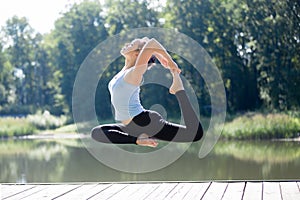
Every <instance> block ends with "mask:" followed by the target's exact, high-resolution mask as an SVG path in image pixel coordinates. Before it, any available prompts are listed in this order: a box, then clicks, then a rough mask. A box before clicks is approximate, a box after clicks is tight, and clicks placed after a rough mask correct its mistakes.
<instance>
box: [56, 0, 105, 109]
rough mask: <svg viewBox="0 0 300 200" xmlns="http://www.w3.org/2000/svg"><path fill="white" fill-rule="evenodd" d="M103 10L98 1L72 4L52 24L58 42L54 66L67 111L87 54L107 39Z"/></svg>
mask: <svg viewBox="0 0 300 200" xmlns="http://www.w3.org/2000/svg"><path fill="white" fill-rule="evenodd" d="M101 12H102V9H101V7H100V4H99V2H98V1H96V0H94V1H83V2H82V3H80V4H74V5H73V6H72V7H71V8H70V10H69V11H67V12H66V13H64V14H63V17H62V18H60V19H58V20H57V21H56V23H55V30H54V32H53V33H52V34H53V35H54V36H53V38H57V41H56V48H57V51H58V54H57V64H58V68H57V69H59V70H60V72H61V75H62V77H61V79H60V81H61V85H60V86H61V89H62V94H63V96H64V98H65V100H66V103H67V105H68V107H69V108H71V105H72V90H73V84H74V80H75V77H76V73H77V70H78V68H79V67H80V65H81V63H82V62H83V60H84V59H85V57H86V56H87V55H88V54H89V52H90V51H91V50H92V49H93V48H94V47H95V46H96V45H98V43H100V42H101V41H103V40H104V39H106V37H107V35H108V34H107V32H106V28H105V27H104V19H103V18H102V17H101V16H100V13H101Z"/></svg>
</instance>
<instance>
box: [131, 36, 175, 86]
mask: <svg viewBox="0 0 300 200" xmlns="http://www.w3.org/2000/svg"><path fill="white" fill-rule="evenodd" d="M152 55H154V56H155V55H157V56H158V57H157V58H158V59H159V61H160V62H163V63H164V64H166V66H168V67H170V68H171V69H176V70H177V71H178V72H180V69H179V68H178V66H177V64H176V63H175V62H174V61H173V59H172V57H171V56H170V55H169V53H168V52H167V51H166V50H165V48H164V47H163V46H162V45H161V44H160V43H159V42H158V41H157V40H155V39H154V38H152V39H150V40H149V41H148V42H147V43H146V44H145V45H144V47H143V48H142V49H141V52H140V53H139V56H138V58H137V60H136V63H135V67H134V69H133V70H132V71H131V72H130V73H128V74H127V75H126V77H125V79H126V81H127V82H129V83H131V84H134V85H139V84H140V83H141V81H142V79H143V75H144V73H145V72H146V71H147V68H148V61H149V59H150V58H151V56H152ZM164 64H163V65H164Z"/></svg>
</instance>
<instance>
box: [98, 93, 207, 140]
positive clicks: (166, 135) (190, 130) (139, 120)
mask: <svg viewBox="0 0 300 200" xmlns="http://www.w3.org/2000/svg"><path fill="white" fill-rule="evenodd" d="M175 96H176V97H177V100H178V102H179V106H180V109H181V113H182V115H183V119H184V123H185V126H183V125H179V124H174V123H170V122H168V121H166V120H164V119H163V118H162V116H161V115H160V114H158V113H157V112H155V111H150V110H146V111H143V112H142V113H140V114H138V115H137V116H135V117H134V118H133V119H132V121H131V122H130V123H129V124H127V125H124V124H105V125H100V126H97V127H95V128H93V130H92V138H93V139H95V140H96V141H98V142H104V143H115V144H136V140H137V137H138V136H139V135H140V134H142V133H146V134H147V135H149V137H151V138H155V139H159V140H165V141H174V142H194V141H198V140H200V139H201V138H202V136H203V128H202V125H201V123H200V121H199V119H198V117H197V115H196V114H195V111H194V110H193V108H192V106H191V104H190V101H189V99H188V97H187V95H186V93H185V91H184V90H181V91H178V92H177V93H176V94H175Z"/></svg>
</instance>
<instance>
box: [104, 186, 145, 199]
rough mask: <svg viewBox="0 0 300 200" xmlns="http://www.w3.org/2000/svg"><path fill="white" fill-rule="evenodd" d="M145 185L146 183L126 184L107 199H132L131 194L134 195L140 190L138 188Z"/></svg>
mask: <svg viewBox="0 0 300 200" xmlns="http://www.w3.org/2000/svg"><path fill="white" fill-rule="evenodd" d="M145 185H147V184H136V183H132V184H128V185H127V187H126V188H124V189H123V190H121V191H120V192H118V193H116V194H115V195H113V196H112V197H110V198H109V199H110V200H120V199H132V196H134V195H135V194H136V193H139V192H140V191H139V190H140V189H141V188H142V187H144V186H145Z"/></svg>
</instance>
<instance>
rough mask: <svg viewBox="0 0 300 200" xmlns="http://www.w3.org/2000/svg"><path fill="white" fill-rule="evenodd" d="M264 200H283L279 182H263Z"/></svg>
mask: <svg viewBox="0 0 300 200" xmlns="http://www.w3.org/2000/svg"><path fill="white" fill-rule="evenodd" d="M263 200H281V193H280V185H279V182H263Z"/></svg>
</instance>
